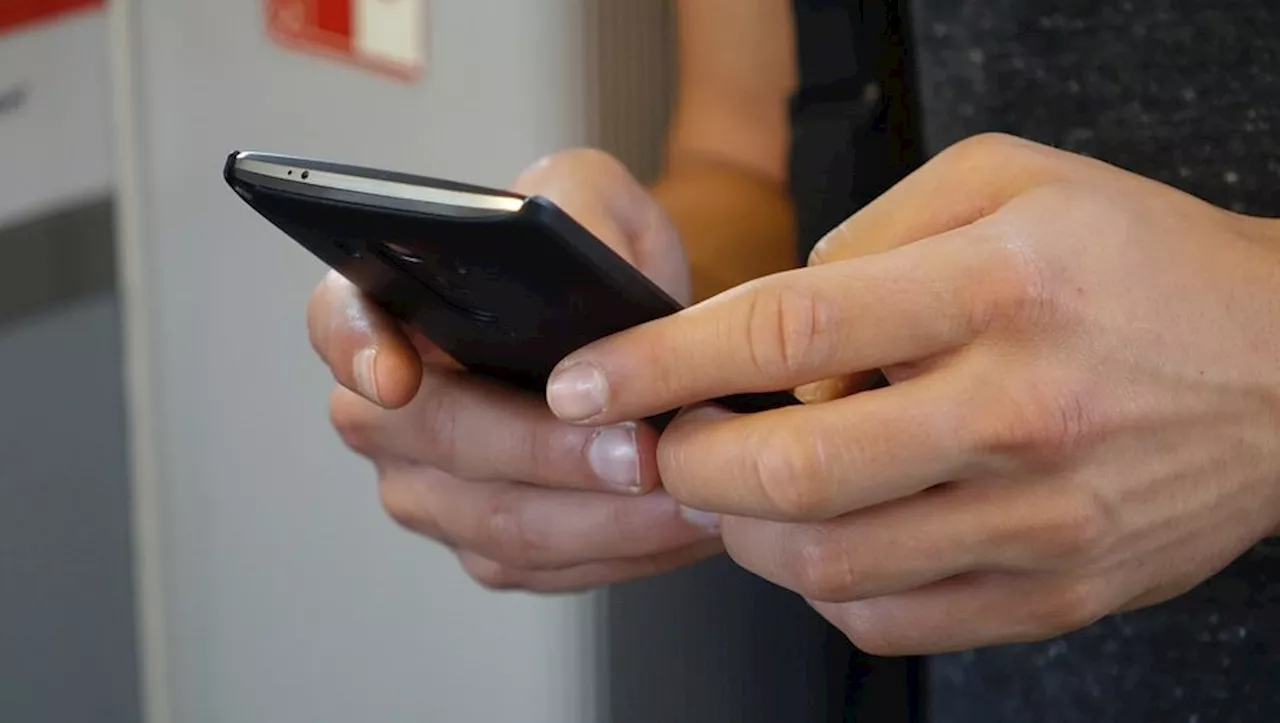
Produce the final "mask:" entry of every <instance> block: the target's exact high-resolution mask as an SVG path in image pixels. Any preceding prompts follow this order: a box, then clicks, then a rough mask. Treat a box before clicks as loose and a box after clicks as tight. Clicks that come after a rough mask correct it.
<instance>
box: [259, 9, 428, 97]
mask: <svg viewBox="0 0 1280 723" xmlns="http://www.w3.org/2000/svg"><path fill="white" fill-rule="evenodd" d="M426 3H427V0H266V9H267V27H268V29H269V31H270V34H271V37H272V38H273V39H275V41H276V42H278V43H280V44H281V45H283V46H285V47H288V48H291V49H294V50H301V51H304V52H308V53H314V54H318V55H323V56H326V57H329V58H333V59H336V60H340V61H343V62H346V63H350V64H353V65H357V66H360V67H364V68H368V69H370V70H374V71H377V72H381V73H384V74H387V75H391V76H394V77H396V78H399V79H401V80H406V81H412V80H416V79H417V78H418V76H419V75H420V74H421V73H422V68H423V65H424V63H425V55H426V53H425V51H424V48H423V45H424V42H425V41H424V38H425V36H426V27H425V24H426Z"/></svg>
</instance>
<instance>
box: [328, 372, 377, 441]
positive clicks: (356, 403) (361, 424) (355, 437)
mask: <svg viewBox="0 0 1280 723" xmlns="http://www.w3.org/2000/svg"><path fill="white" fill-rule="evenodd" d="M375 414H377V411H376V410H375V408H373V406H372V403H370V402H367V401H365V400H364V399H362V398H360V397H357V396H356V395H355V394H353V393H351V392H349V391H347V390H346V389H344V388H342V387H336V388H335V389H334V391H333V393H332V394H331V395H330V397H329V424H330V425H332V426H333V429H334V431H335V432H337V433H338V438H339V439H341V440H342V443H343V444H345V445H346V446H347V447H348V448H349V449H351V450H352V451H353V452H355V453H357V454H359V455H361V456H364V457H371V456H373V454H374V453H375V451H376V449H377V445H376V444H374V441H373V433H372V432H373V424H372V421H373V415H375Z"/></svg>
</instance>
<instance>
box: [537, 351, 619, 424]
mask: <svg viewBox="0 0 1280 723" xmlns="http://www.w3.org/2000/svg"><path fill="white" fill-rule="evenodd" d="M608 401H609V382H608V380H606V379H605V378H604V372H602V371H600V369H599V368H598V367H596V366H595V365H594V364H574V365H573V366H571V367H567V368H565V369H561V370H560V371H558V372H556V373H554V374H552V375H551V380H550V382H548V384H547V404H548V405H550V407H551V411H552V412H555V415H556V416H557V417H559V418H561V419H563V420H565V421H567V422H581V421H585V420H587V419H591V418H592V417H594V416H596V415H598V414H600V413H601V412H603V411H604V407H605V404H606V403H608Z"/></svg>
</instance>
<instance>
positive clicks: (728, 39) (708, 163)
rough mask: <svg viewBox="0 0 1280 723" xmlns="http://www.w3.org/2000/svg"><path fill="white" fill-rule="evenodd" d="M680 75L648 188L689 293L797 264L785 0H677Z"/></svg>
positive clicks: (792, 67) (702, 294)
mask: <svg viewBox="0 0 1280 723" xmlns="http://www.w3.org/2000/svg"><path fill="white" fill-rule="evenodd" d="M675 9H676V21H677V41H678V43H677V52H678V68H679V71H678V77H677V89H676V96H675V108H674V111H673V114H672V119H671V123H670V126H669V129H668V134H667V148H666V151H665V163H664V166H663V172H662V174H661V176H660V177H659V179H658V180H657V181H656V182H655V183H654V185H653V187H652V191H653V195H654V197H655V198H656V199H657V201H658V203H659V205H661V206H662V208H663V209H664V210H665V211H666V212H667V214H668V216H669V217H670V218H671V220H672V221H673V222H674V224H675V227H676V228H677V229H678V230H679V232H680V235H681V238H682V239H683V240H684V247H685V253H686V255H687V257H688V260H689V265H690V268H691V271H692V275H693V287H694V294H693V295H694V298H695V299H704V298H707V297H709V296H712V295H714V294H716V293H719V292H720V291H723V290H725V289H728V288H730V287H733V286H736V285H738V284H740V283H742V282H744V281H749V280H751V279H754V278H758V277H760V276H766V275H768V274H771V273H774V272H777V271H782V270H784V269H788V268H791V267H793V266H794V265H795V256H794V244H793V236H794V231H793V229H792V208H791V203H790V200H789V198H788V195H787V168H788V164H787V158H788V150H789V143H790V125H789V117H788V103H789V100H790V96H791V93H792V92H793V91H794V88H795V85H796V73H797V70H796V60H795V47H794V38H793V35H794V30H793V26H794V18H793V16H792V9H791V3H790V2H788V0H752V1H751V2H743V0H677V2H676V8H675Z"/></svg>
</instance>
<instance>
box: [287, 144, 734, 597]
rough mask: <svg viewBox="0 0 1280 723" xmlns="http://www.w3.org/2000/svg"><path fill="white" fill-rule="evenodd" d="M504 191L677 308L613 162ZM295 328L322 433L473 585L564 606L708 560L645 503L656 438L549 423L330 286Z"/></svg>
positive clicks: (715, 546)
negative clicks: (315, 387)
mask: <svg viewBox="0 0 1280 723" xmlns="http://www.w3.org/2000/svg"><path fill="white" fill-rule="evenodd" d="M513 190H515V191H517V192H519V193H523V194H526V195H542V196H545V197H547V198H549V199H550V200H551V201H553V202H554V203H556V204H557V205H559V206H560V207H561V208H562V209H564V210H565V211H566V212H568V213H569V214H570V215H571V216H573V217H574V218H575V219H576V220H577V221H578V222H579V223H581V224H583V225H584V226H586V227H587V228H588V229H589V230H591V231H592V232H593V233H594V234H595V235H596V236H597V237H598V238H600V239H601V240H603V241H604V242H605V243H607V244H609V246H611V247H612V248H613V249H614V250H615V251H617V252H618V253H619V254H621V255H622V256H624V257H625V258H626V259H627V260H628V261H630V262H631V263H633V264H635V265H636V266H637V267H638V268H639V269H640V270H641V271H643V272H645V273H646V274H647V275H648V276H649V277H650V278H652V279H653V280H654V281H655V282H656V283H657V284H658V285H660V286H662V287H663V288H664V289H665V290H666V291H667V292H668V293H671V294H672V295H673V296H675V297H676V298H679V299H681V300H682V301H685V302H687V301H688V297H689V293H690V292H689V286H690V285H689V272H688V264H687V262H686V261H685V257H684V253H683V249H682V247H681V245H680V240H679V238H678V235H677V233H676V231H675V228H674V227H673V225H672V224H671V222H670V221H669V220H668V219H667V217H666V214H665V213H664V212H663V211H662V209H661V208H660V207H659V206H658V204H657V203H656V202H655V201H654V200H653V199H652V198H651V197H650V196H649V194H648V193H647V192H646V191H645V189H644V188H643V187H642V186H641V185H640V184H639V183H637V182H636V181H635V180H634V179H633V178H632V177H631V175H630V174H629V173H628V172H627V170H626V169H625V168H624V167H623V166H622V164H620V163H619V162H618V161H616V160H614V159H612V158H610V157H609V156H607V155H605V154H603V153H601V152H598V151H590V150H574V151H566V152H562V153H559V154H555V155H553V156H550V157H548V158H545V159H543V160H542V161H539V162H538V163H536V164H534V165H533V166H532V167H530V168H529V169H528V170H527V171H525V172H524V173H523V174H522V175H521V176H520V178H519V180H518V181H517V182H516V184H515V185H514V187H513ZM307 322H308V330H309V332H310V336H311V342H312V344H313V345H314V346H315V348H316V350H317V352H318V353H319V354H320V356H321V357H322V358H323V359H324V361H325V362H326V363H327V364H328V365H329V368H330V369H331V370H332V371H333V375H334V377H335V378H336V379H337V381H338V386H337V388H336V389H335V390H334V392H333V396H332V403H331V414H332V419H333V424H334V426H335V427H336V428H337V430H338V432H339V434H340V435H341V436H342V438H343V440H344V441H345V442H346V444H347V445H348V446H350V447H351V448H352V449H354V450H355V451H356V452H358V453H359V454H361V455H363V456H365V457H367V458H369V459H370V460H371V461H372V462H373V463H374V465H375V467H376V469H377V472H378V482H379V491H380V496H381V499H382V504H383V506H384V508H385V509H386V511H387V513H388V514H389V515H390V516H391V517H392V518H393V519H395V520H396V521H397V522H399V523H400V524H401V525H403V526H405V527H407V528H409V529H410V530H412V531H414V532H417V533H419V534H421V535H424V536H426V537H429V538H432V539H434V540H437V541H439V542H441V543H443V544H445V545H447V546H449V547H450V548H451V549H452V550H453V551H454V552H455V553H456V554H457V556H458V559H459V560H460V562H461V564H462V566H463V568H464V569H465V570H466V571H467V572H468V573H469V574H470V575H471V576H472V577H473V578H475V579H476V580H477V581H479V582H480V583H482V584H484V585H486V586H488V587H491V588H495V589H525V590H532V591H540V592H558V591H569V590H578V589H583V588H589V587H595V586H599V585H606V584H611V583H615V582H621V581H624V580H628V579H632V578H637V577H642V576H646V575H650V574H655V573H659V572H664V571H667V570H671V569H674V568H677V567H681V566H684V565H687V564H689V563H692V562H694V561H697V560H699V559H702V558H705V557H709V556H711V555H714V554H717V553H719V552H721V551H722V550H723V548H722V546H721V543H720V540H719V534H718V530H717V529H716V527H715V525H714V523H712V522H710V521H708V520H707V519H706V516H705V515H700V514H698V513H694V512H688V511H685V510H682V508H681V507H680V505H679V504H678V503H677V502H676V501H675V500H674V499H672V498H671V497H670V496H668V495H667V494H666V493H665V492H662V491H661V490H660V489H659V486H660V484H659V480H658V471H657V463H656V458H655V450H656V447H657V435H656V434H655V432H654V431H653V430H652V429H651V428H649V427H647V426H646V425H645V424H644V423H643V422H640V423H624V424H620V425H613V426H609V427H605V428H602V429H591V428H580V427H575V426H573V425H569V424H566V423H564V422H560V421H559V420H557V419H556V417H555V416H554V415H553V414H552V413H551V411H550V410H549V409H548V408H547V406H546V402H545V400H544V399H543V397H541V396H533V395H527V394H521V393H518V392H515V391H512V390H510V389H507V388H504V387H502V386H500V385H498V384H496V383H494V382H491V381H488V380H486V379H482V378H479V377H477V376H473V375H470V374H467V373H466V372H465V371H464V370H462V369H461V368H460V367H459V366H458V365H457V364H456V363H455V362H454V361H453V360H451V359H449V358H448V357H447V356H446V355H444V354H443V353H442V352H441V351H440V350H439V349H437V348H436V347H434V346H433V345H432V344H431V343H430V342H429V341H428V340H427V339H425V338H423V337H422V336H421V335H420V334H418V333H416V332H413V331H410V330H407V329H405V328H404V327H403V326H402V325H400V324H398V323H397V322H395V321H394V320H392V319H391V318H390V317H388V316H387V315H385V314H384V313H383V312H382V311H381V310H379V309H378V308H376V307H375V306H374V305H373V304H372V303H371V302H370V301H368V300H367V299H366V298H365V297H364V296H363V295H361V294H360V292H359V291H358V290H357V289H356V288H355V287H354V286H353V285H352V284H351V283H350V282H348V281H346V280H345V279H343V278H342V277H341V276H339V275H338V274H336V273H330V274H328V275H327V276H326V277H325V279H324V280H323V281H322V282H321V283H320V285H319V286H318V287H317V288H316V290H315V292H314V294H313V295H312V297H311V301H310V303H309V304H308V310H307Z"/></svg>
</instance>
